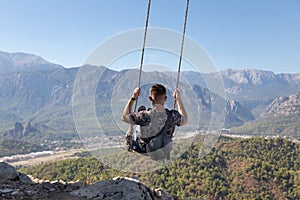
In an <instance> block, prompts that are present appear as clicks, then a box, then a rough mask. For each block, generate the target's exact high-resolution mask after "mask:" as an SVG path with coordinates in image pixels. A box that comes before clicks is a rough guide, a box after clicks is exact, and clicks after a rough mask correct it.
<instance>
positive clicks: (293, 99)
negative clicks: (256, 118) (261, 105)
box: [262, 92, 300, 117]
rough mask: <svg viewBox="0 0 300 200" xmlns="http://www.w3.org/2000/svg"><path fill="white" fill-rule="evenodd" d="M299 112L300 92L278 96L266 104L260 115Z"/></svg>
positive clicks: (285, 114) (286, 114)
mask: <svg viewBox="0 0 300 200" xmlns="http://www.w3.org/2000/svg"><path fill="white" fill-rule="evenodd" d="M299 113H300V92H299V93H296V94H292V95H290V96H289V97H278V98H276V99H274V100H273V102H272V103H271V104H270V105H269V106H268V108H267V109H266V111H265V112H264V113H263V114H262V117H266V116H270V115H275V116H277V115H284V116H288V115H292V114H299Z"/></svg>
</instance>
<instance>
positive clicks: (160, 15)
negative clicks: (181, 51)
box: [0, 0, 300, 73]
mask: <svg viewBox="0 0 300 200" xmlns="http://www.w3.org/2000/svg"><path fill="white" fill-rule="evenodd" d="M0 3H1V4H0V30H1V32H0V34H1V37H0V51H6V52H26V53H32V54H36V55H39V56H42V57H43V58H45V59H46V60H48V61H51V62H54V63H58V64H61V65H63V66H65V67H75V66H80V65H81V64H83V63H84V61H85V59H86V58H87V57H88V55H89V54H90V53H91V52H92V51H93V50H94V49H95V48H96V47H97V46H98V45H99V44H101V43H102V42H104V41H105V40H107V39H108V38H110V37H112V36H115V35H116V34H118V33H121V32H124V31H128V30H132V29H136V28H143V27H144V24H145V15H146V7H147V0H85V1H83V0H76V1H71V0H23V1H22V0H0ZM184 11H185V0H152V7H151V15H150V24H149V26H150V27H161V28H167V29H172V30H175V31H179V32H181V31H182V26H183V25H182V23H183V17H184ZM187 35H188V36H189V37H191V38H192V39H193V40H195V41H196V42H198V43H199V44H200V45H202V47H203V48H204V49H205V50H206V51H207V53H208V54H209V56H210V57H211V58H212V60H213V61H214V62H215V64H216V65H217V67H218V68H219V69H221V70H222V69H225V68H232V69H244V68H255V69H265V70H271V71H274V72H277V73H279V72H291V73H295V72H300V70H299V69H300V0H190V10H189V19H188V24H187ZM137 57H138V56H137ZM137 59H139V58H137Z"/></svg>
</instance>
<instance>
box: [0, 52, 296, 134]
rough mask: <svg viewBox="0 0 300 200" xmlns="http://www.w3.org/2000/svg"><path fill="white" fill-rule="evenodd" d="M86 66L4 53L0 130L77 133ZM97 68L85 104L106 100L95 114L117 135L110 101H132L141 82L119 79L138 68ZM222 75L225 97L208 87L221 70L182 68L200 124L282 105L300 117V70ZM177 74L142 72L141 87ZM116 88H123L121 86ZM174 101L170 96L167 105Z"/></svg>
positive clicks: (274, 111) (262, 114)
mask: <svg viewBox="0 0 300 200" xmlns="http://www.w3.org/2000/svg"><path fill="white" fill-rule="evenodd" d="M84 67H86V68H89V67H91V68H93V66H82V67H81V68H80V67H78V68H64V67H63V66H60V65H57V64H52V63H50V62H47V61H45V60H44V59H43V58H41V57H39V56H35V55H31V54H25V53H5V52H0V91H1V93H0V112H1V115H0V132H2V133H6V135H9V134H7V133H8V132H9V131H13V129H14V125H15V123H16V122H21V123H23V124H26V123H27V124H28V122H30V123H31V126H33V127H34V128H33V129H34V130H35V133H36V134H42V133H45V132H47V133H51V134H50V135H51V137H52V136H53V135H56V136H57V138H60V137H70V138H72V137H74V136H75V135H76V129H75V123H74V120H73V113H72V97H73V98H74V96H72V95H74V94H79V95H81V94H84V92H85V91H88V90H89V84H88V82H86V83H87V84H83V85H82V86H81V87H80V91H79V90H77V89H78V88H74V82H75V80H76V75H77V73H78V71H79V70H80V69H82V68H84ZM97 69H100V70H102V72H103V74H102V76H101V80H100V81H99V83H98V84H97V88H96V92H95V96H84V98H82V99H81V103H84V102H85V101H86V100H88V99H90V98H95V102H101V103H100V104H101V105H95V107H96V113H97V116H98V118H99V116H101V117H100V119H99V120H100V121H101V120H102V121H101V123H102V124H105V125H104V126H107V127H109V128H105V127H102V128H104V130H109V131H111V132H114V133H116V132H120V130H119V129H118V127H117V125H118V124H115V123H111V120H113V119H115V116H114V113H112V111H111V110H112V108H111V104H112V102H114V98H115V96H117V98H118V99H117V100H116V102H119V103H117V105H116V111H117V112H121V111H122V108H123V106H124V105H125V104H124V103H120V102H126V101H127V99H126V98H125V97H127V96H129V97H130V94H128V91H129V92H131V91H132V90H133V89H134V87H135V85H136V82H137V81H136V80H134V81H128V82H125V83H120V78H121V77H124V76H127V75H128V74H136V73H137V71H136V70H122V71H113V70H110V69H108V68H105V67H97ZM169 74H172V73H169ZM220 75H221V77H222V80H223V83H224V89H225V93H226V96H227V99H226V100H225V99H224V98H223V97H221V96H219V95H218V94H215V93H214V92H212V91H209V90H208V89H207V86H206V82H205V80H206V81H207V80H212V81H214V80H215V79H219V77H220V76H218V74H217V73H205V74H204V73H198V72H194V71H186V72H182V76H183V77H184V78H185V79H186V80H188V82H189V84H190V85H191V89H190V91H189V90H184V91H183V92H182V93H183V95H186V96H189V95H191V94H192V93H193V95H194V96H195V99H192V98H191V99H192V100H190V99H189V98H187V99H186V102H185V104H186V106H187V107H188V108H189V109H190V110H192V111H194V110H195V112H192V113H190V116H191V117H190V118H195V119H196V118H197V119H198V118H199V115H200V119H201V120H200V122H199V124H197V126H198V127H202V126H207V123H208V122H207V120H209V119H210V118H211V117H214V116H216V117H218V116H219V115H220V113H222V112H224V113H225V124H224V128H233V127H237V126H243V125H248V124H249V123H250V124H251V123H252V122H257V121H259V120H261V119H265V118H268V117H276V116H277V117H278V116H279V117H280V116H281V115H280V113H281V112H282V109H285V110H286V111H285V114H286V116H299V112H298V111H299V100H294V99H295V98H296V99H299V98H298V97H299V88H300V73H297V74H288V73H282V74H275V73H273V72H270V71H263V70H251V69H245V70H232V69H227V70H224V71H221V72H220ZM175 78H176V77H173V76H170V75H169V76H168V75H166V73H161V72H143V79H144V80H145V81H146V82H147V81H148V82H149V83H148V85H147V84H145V85H143V86H142V87H144V88H146V87H149V84H150V83H152V82H153V81H156V82H159V81H160V80H164V81H165V83H166V84H168V83H170V84H173V83H175ZM85 79H86V81H88V80H98V78H97V74H94V73H92V72H90V73H88V74H86V77H85ZM173 85H174V84H173ZM182 85H185V83H182ZM117 87H120V88H121V89H119V90H116V88H117ZM183 88H184V87H183ZM116 91H117V92H119V93H116ZM142 91H146V92H144V93H143V94H142V95H141V102H143V101H145V102H146V101H147V98H148V97H147V95H148V94H147V93H148V92H147V91H148V90H146V89H145V90H142ZM297 95H298V96H297ZM168 96H172V93H171V91H168ZM285 96H290V97H285ZM295 96H296V97H295ZM122 98H125V99H122ZM287 98H288V99H287ZM195 102H197V104H199V105H200V107H199V108H198V109H193V106H195ZM214 102H222V103H221V104H223V105H225V106H224V109H223V108H218V107H217V108H215V109H212V107H213V105H214ZM171 104H172V100H171V98H170V100H169V103H168V105H171ZM277 104H278V105H277ZM113 109H114V108H113ZM295 109H296V110H295ZM116 111H115V112H116ZM294 111H295V112H294ZM287 113H288V114H287ZM286 116H285V117H286ZM88 119H89V116H88V117H87V118H86V119H85V120H86V121H89V120H88ZM195 121H196V120H195ZM204 122H205V123H204ZM195 123H198V122H195ZM206 128H207V127H206ZM37 130H40V131H37ZM297 130H298V129H297ZM258 132H259V131H258ZM277 132H278V131H277ZM14 133H15V132H14ZM29 135H30V134H29ZM2 136H3V134H2ZM20 137H21V136H20ZM31 137H36V136H35V135H31Z"/></svg>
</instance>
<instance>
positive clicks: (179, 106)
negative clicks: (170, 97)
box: [174, 90, 188, 126]
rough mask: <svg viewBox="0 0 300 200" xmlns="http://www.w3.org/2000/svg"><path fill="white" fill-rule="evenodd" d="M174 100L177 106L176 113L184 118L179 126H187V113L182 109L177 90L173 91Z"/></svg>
mask: <svg viewBox="0 0 300 200" xmlns="http://www.w3.org/2000/svg"><path fill="white" fill-rule="evenodd" d="M174 98H175V100H176V101H177V106H178V112H179V113H180V114H181V115H182V116H183V118H184V121H183V122H182V123H181V124H180V125H181V126H182V125H185V124H187V122H188V115H187V112H186V110H185V108H184V105H183V103H182V100H181V97H180V93H179V90H175V92H174Z"/></svg>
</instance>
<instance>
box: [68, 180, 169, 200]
mask: <svg viewBox="0 0 300 200" xmlns="http://www.w3.org/2000/svg"><path fill="white" fill-rule="evenodd" d="M70 194H71V195H73V196H81V197H86V198H87V199H118V200H131V199H135V200H153V199H154V200H156V199H164V200H171V199H173V197H172V196H171V195H170V194H168V193H167V192H166V191H163V190H161V189H160V190H157V191H155V190H153V189H151V188H148V187H147V186H145V185H143V184H142V183H140V182H138V181H136V180H132V179H128V178H123V177H118V178H115V179H114V180H107V181H101V182H97V183H95V184H93V185H90V186H87V187H85V188H81V189H79V190H75V191H73V192H71V193H70Z"/></svg>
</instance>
